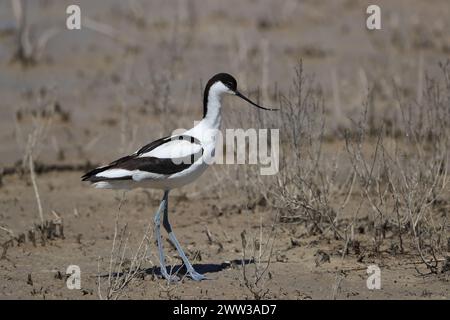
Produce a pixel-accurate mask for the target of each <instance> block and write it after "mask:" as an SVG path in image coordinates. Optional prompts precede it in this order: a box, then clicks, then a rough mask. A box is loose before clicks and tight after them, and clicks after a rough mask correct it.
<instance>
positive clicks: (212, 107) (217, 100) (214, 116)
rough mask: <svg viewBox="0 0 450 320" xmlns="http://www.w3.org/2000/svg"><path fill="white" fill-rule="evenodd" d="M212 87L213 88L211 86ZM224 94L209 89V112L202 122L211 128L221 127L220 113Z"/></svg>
mask: <svg viewBox="0 0 450 320" xmlns="http://www.w3.org/2000/svg"><path fill="white" fill-rule="evenodd" d="M211 89H212V88H211ZM221 102H222V94H221V93H219V92H217V90H209V94H208V104H207V110H208V111H207V112H206V115H205V117H204V118H203V120H202V121H201V122H203V123H204V125H205V126H206V127H208V128H210V129H219V127H220V122H221V120H222V115H221V113H220V109H221V106H222V104H221Z"/></svg>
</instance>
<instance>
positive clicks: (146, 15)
mask: <svg viewBox="0 0 450 320" xmlns="http://www.w3.org/2000/svg"><path fill="white" fill-rule="evenodd" d="M12 3H14V1H7V0H3V1H1V2H0V21H1V23H0V94H1V97H2V99H1V102H0V104H1V108H0V121H1V126H0V127H1V129H0V143H1V148H0V152H1V155H2V156H1V159H0V164H1V165H2V166H7V165H12V164H14V163H15V162H16V161H17V160H18V159H20V158H21V157H22V156H23V153H24V148H25V146H26V138H27V130H31V128H32V126H29V125H27V122H28V121H31V120H30V117H29V113H30V112H41V111H42V110H43V109H45V108H46V107H48V106H47V105H48V104H55V105H57V109H58V110H59V111H58V112H60V113H61V114H63V115H62V117H61V119H59V121H54V122H55V123H53V125H52V126H51V128H50V132H47V134H46V137H45V139H44V140H43V141H45V143H43V144H44V145H43V146H42V147H41V148H39V149H40V150H41V151H40V152H39V159H40V160H42V161H52V162H54V161H66V162H74V163H75V162H76V163H78V162H83V161H85V160H86V159H90V160H91V161H93V162H95V163H97V162H99V161H105V160H106V159H111V157H115V156H117V154H118V150H119V151H120V152H129V151H134V150H135V149H136V148H137V147H138V146H139V145H141V144H142V143H144V142H146V141H148V140H151V139H154V138H156V137H159V136H160V135H161V134H167V133H168V132H167V131H168V130H171V128H175V127H176V128H177V127H190V126H191V125H192V121H194V120H196V119H200V118H201V115H202V106H201V102H202V88H203V86H204V84H205V83H206V81H207V80H208V79H209V78H210V77H211V76H212V75H213V74H215V73H218V72H229V73H231V74H233V75H235V77H236V78H237V79H238V83H239V87H240V88H241V89H242V90H243V91H245V92H247V93H249V94H250V95H251V96H252V97H259V98H260V102H261V103H263V104H278V101H276V95H277V92H278V90H281V91H282V92H287V91H288V90H289V88H291V83H292V79H293V78H294V76H295V72H294V68H295V67H296V65H297V63H298V62H299V60H300V59H302V60H303V67H304V71H305V73H307V74H308V75H309V76H312V77H314V78H315V79H316V81H317V82H318V84H319V85H320V86H321V87H322V89H323V93H324V97H325V99H326V100H327V101H328V102H329V103H327V105H326V108H327V110H326V111H327V113H328V114H330V115H331V116H332V118H331V119H332V120H331V121H330V122H329V123H328V124H327V127H328V128H330V130H332V129H334V128H336V127H339V126H346V125H348V117H349V116H352V115H353V114H355V112H358V111H359V110H360V109H361V103H362V102H363V101H364V99H366V97H367V90H368V88H369V87H371V88H375V91H376V92H375V95H374V99H375V103H376V108H377V109H376V113H377V115H379V117H382V116H383V115H386V113H387V116H388V117H390V116H391V114H392V113H393V112H394V109H395V108H394V106H393V103H392V98H393V97H394V96H395V92H394V89H393V87H394V84H396V85H398V86H400V87H402V90H403V91H405V92H406V93H407V94H408V95H409V96H411V97H412V98H414V99H416V100H417V101H418V103H420V100H421V99H422V98H421V96H422V90H423V86H424V85H425V80H424V77H425V76H424V75H425V73H428V74H430V76H433V75H435V74H436V73H437V72H438V71H439V67H438V62H439V61H445V59H446V58H448V56H449V53H450V33H449V32H448V30H450V25H449V24H450V22H449V19H447V18H448V16H449V14H450V6H449V4H448V1H446V0H441V1H439V0H436V1H433V5H430V4H429V3H427V2H424V1H410V0H397V1H377V4H378V5H379V6H380V7H381V12H382V29H381V30H376V31H369V30H367V28H366V18H367V14H366V8H367V6H368V5H369V4H371V2H370V1H356V0H338V1H308V0H306V1H297V0H286V1H281V2H278V1H277V2H275V1H256V0H249V1H234V0H231V1H226V2H224V1H208V2H204V1H196V0H177V1H157V0H155V1H138V0H129V1H113V0H111V1H107V2H104V1H76V3H75V2H73V1H52V0H39V1H25V2H24V3H25V4H26V6H25V7H24V9H26V10H24V11H25V16H26V22H25V23H24V25H26V27H27V28H28V33H27V35H26V36H27V39H26V40H23V39H22V44H23V42H24V41H25V42H29V43H28V44H29V45H28V46H26V47H27V48H29V49H28V53H27V54H26V56H23V55H20V49H21V46H22V44H21V41H19V34H20V32H19V31H20V30H19V28H20V27H19V23H18V21H17V14H16V15H15V14H14V10H13V6H12ZM70 4H78V5H79V6H80V8H81V17H82V21H83V26H82V29H81V30H67V28H66V18H67V17H68V15H67V14H66V8H67V6H68V5H70ZM19 20H20V18H19ZM22 51H23V50H22ZM25 51H26V50H25ZM227 104H228V105H232V107H228V106H227V109H230V111H231V110H233V111H236V110H237V109H238V108H239V109H247V108H245V106H242V105H241V104H240V103H239V105H235V104H237V101H234V99H230V101H227ZM229 113H231V112H225V117H227V114H229ZM250 114H252V115H254V114H255V113H250ZM184 115H187V116H186V117H185V116H184ZM161 119H164V120H163V121H159V120H161ZM155 120H157V121H155ZM124 131H126V132H125V133H124ZM124 134H125V137H126V140H127V141H125V140H124ZM121 136H122V138H120V137H121Z"/></svg>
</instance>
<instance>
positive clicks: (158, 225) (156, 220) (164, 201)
mask: <svg viewBox="0 0 450 320" xmlns="http://www.w3.org/2000/svg"><path fill="white" fill-rule="evenodd" d="M168 194H169V192H168V191H166V192H164V197H163V199H162V200H161V204H160V205H159V208H158V211H157V212H156V214H155V218H154V220H153V221H154V223H155V230H154V233H155V238H156V242H157V244H158V252H159V264H160V267H161V274H162V275H163V276H164V278H166V279H167V281H176V280H178V277H176V276H170V275H169V274H168V273H167V269H166V262H165V258H164V250H163V245H162V241H161V232H160V228H161V212H162V211H163V210H167V197H168Z"/></svg>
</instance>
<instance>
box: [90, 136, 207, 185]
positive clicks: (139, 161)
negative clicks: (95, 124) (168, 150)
mask: <svg viewBox="0 0 450 320" xmlns="http://www.w3.org/2000/svg"><path fill="white" fill-rule="evenodd" d="M173 140H186V141H189V142H191V143H195V144H198V145H201V143H200V141H199V140H198V139H196V138H194V137H191V136H188V135H180V136H176V137H164V138H161V139H158V140H155V141H153V142H151V143H149V144H147V145H145V146H143V147H142V148H141V149H139V150H138V151H137V152H136V153H134V154H132V155H129V156H125V157H122V158H120V159H117V160H116V161H114V162H111V163H110V164H109V165H107V166H103V167H99V168H96V169H93V170H91V171H89V172H87V173H86V174H85V175H83V176H82V177H81V180H82V181H90V182H99V181H113V180H131V179H132V176H123V177H117V178H106V177H97V176H96V175H97V174H98V173H100V172H103V171H106V170H109V169H125V170H130V171H132V170H140V171H146V172H151V173H156V174H166V175H169V174H174V173H177V172H180V171H183V170H185V169H187V168H189V167H190V166H191V165H192V164H193V163H194V162H195V161H197V160H198V159H199V158H200V157H201V156H202V155H203V148H201V150H200V151H199V152H196V153H194V154H191V155H189V156H187V157H182V158H175V159H173V158H156V157H139V156H140V155H142V154H144V153H147V152H150V151H152V150H153V149H155V148H157V147H159V146H161V145H163V144H164V143H167V142H170V141H173Z"/></svg>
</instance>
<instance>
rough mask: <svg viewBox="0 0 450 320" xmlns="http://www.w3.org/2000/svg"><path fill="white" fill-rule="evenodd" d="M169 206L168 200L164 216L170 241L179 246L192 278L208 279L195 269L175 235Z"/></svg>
mask: <svg viewBox="0 0 450 320" xmlns="http://www.w3.org/2000/svg"><path fill="white" fill-rule="evenodd" d="M167 193H168V192H167ZM167 200H168V199H167ZM168 206H169V205H168V202H166V207H165V210H164V217H163V226H164V229H166V231H167V233H168V234H169V239H170V241H172V243H173V245H174V246H175V248H177V251H178V254H179V255H180V257H181V259H182V260H183V263H184V265H185V266H186V269H187V272H188V273H189V276H190V277H191V278H192V280H195V281H200V280H205V279H207V278H206V277H205V276H204V275H202V274H200V273H198V272H197V271H195V269H194V267H193V266H192V264H191V262H190V261H189V259H188V257H186V255H185V254H184V251H183V249H182V248H181V245H180V243H179V242H178V240H177V238H176V237H175V234H174V233H173V231H172V226H171V225H170V222H169V213H168V211H169V210H168Z"/></svg>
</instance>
